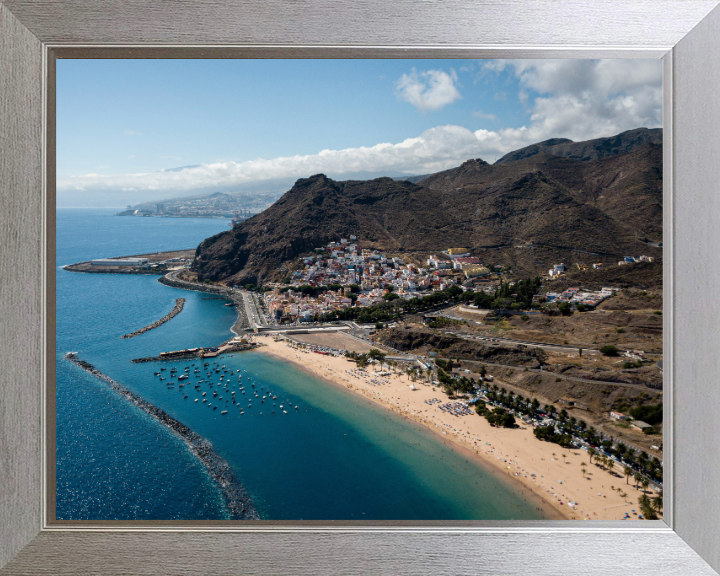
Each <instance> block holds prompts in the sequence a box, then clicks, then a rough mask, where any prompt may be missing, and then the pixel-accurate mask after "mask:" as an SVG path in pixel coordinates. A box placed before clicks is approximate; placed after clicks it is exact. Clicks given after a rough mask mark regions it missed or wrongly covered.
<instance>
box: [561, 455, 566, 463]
mask: <svg viewBox="0 0 720 576" xmlns="http://www.w3.org/2000/svg"><path fill="white" fill-rule="evenodd" d="M562 457H563V462H565V458H567V454H563V455H562Z"/></svg>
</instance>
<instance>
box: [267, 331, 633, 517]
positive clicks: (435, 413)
mask: <svg viewBox="0 0 720 576" xmlns="http://www.w3.org/2000/svg"><path fill="white" fill-rule="evenodd" d="M295 346H296V344H289V343H288V342H287V341H277V342H274V343H273V344H272V345H270V346H269V347H268V348H269V350H268V352H270V353H275V354H278V355H280V356H282V357H285V358H288V359H291V360H295V361H299V362H300V363H301V364H302V366H303V367H304V368H306V369H308V370H310V371H311V372H313V373H315V374H316V375H318V376H320V377H322V378H325V379H327V380H330V381H332V382H335V383H336V384H340V385H342V386H343V387H346V388H348V389H349V390H351V391H353V392H356V393H359V394H363V395H364V396H366V397H367V398H368V399H370V400H372V401H375V402H378V403H380V404H382V405H384V406H386V407H387V408H389V409H391V410H393V411H394V412H396V413H398V414H400V415H402V416H404V417H407V418H410V419H413V420H415V421H417V422H418V423H421V424H424V425H425V426H427V427H429V428H430V429H431V430H434V431H435V432H436V433H438V434H440V435H441V437H442V438H446V439H448V440H450V441H452V442H453V443H454V444H456V445H457V446H459V447H461V449H469V450H471V451H472V452H471V453H469V454H472V455H473V457H475V458H480V459H482V460H483V461H485V462H488V463H491V464H493V466H494V467H495V468H496V469H499V470H500V471H502V472H503V474H504V475H506V476H508V477H509V478H513V479H515V480H517V481H519V482H521V483H522V485H523V487H524V488H527V489H529V490H530V491H531V492H532V493H533V494H534V495H535V496H536V497H539V498H541V499H542V500H543V501H544V502H545V504H542V505H541V506H540V508H541V509H542V510H543V511H544V512H545V513H546V514H549V515H550V516H551V517H558V518H559V517H561V518H567V519H608V520H612V519H623V518H624V519H629V518H632V517H639V515H636V514H635V513H634V512H633V508H637V507H638V506H637V505H634V503H633V502H632V500H630V498H627V494H625V495H624V496H623V495H621V492H620V490H619V487H620V486H621V484H620V483H621V482H622V478H621V477H619V476H618V475H612V474H610V473H609V472H608V471H607V470H605V469H604V468H600V467H599V466H596V469H592V468H591V469H590V470H587V471H586V469H585V467H586V462H587V460H588V459H589V460H590V462H591V463H592V459H591V458H589V455H588V454H587V453H586V452H584V451H582V450H580V449H577V448H567V449H563V448H561V447H559V446H557V445H556V444H551V443H548V442H542V441H540V440H538V439H536V438H535V437H534V436H533V433H532V430H533V428H532V426H530V425H527V424H526V423H525V422H522V421H521V422H520V425H519V427H517V428H515V429H507V430H506V429H500V428H496V427H493V426H491V425H490V424H489V423H488V422H487V421H486V420H485V419H484V418H480V417H478V416H477V414H475V412H474V411H473V410H472V409H471V407H470V405H469V402H468V403H465V402H461V401H451V402H448V401H443V400H441V399H440V398H438V397H437V395H433V392H435V391H436V390H438V389H437V388H436V387H435V386H434V385H433V384H432V383H424V384H423V383H420V385H419V386H415V385H414V384H412V385H411V384H410V382H409V380H407V376H406V375H404V374H396V373H393V372H382V373H381V372H380V371H379V368H380V366H379V364H376V365H375V370H376V371H375V370H373V369H372V368H368V369H359V368H355V367H354V366H352V365H351V366H348V364H347V361H348V359H347V358H346V357H344V356H343V355H342V354H339V353H337V354H328V355H316V354H312V353H309V354H307V355H306V356H305V357H304V358H302V359H301V358H300V356H299V353H300V351H299V350H298V349H296V348H295ZM307 351H308V350H307V349H306V350H303V352H307ZM379 374H382V376H381V375H379ZM403 379H406V380H407V381H403ZM554 450H557V451H559V452H563V454H561V455H556V454H555V452H553V451H554ZM560 456H562V460H561V458H560ZM583 460H584V461H585V462H583ZM618 478H619V480H618ZM613 481H615V482H619V484H618V485H617V486H611V484H612V483H613ZM623 488H625V489H626V491H627V492H631V491H632V490H633V487H632V486H623ZM638 495H640V491H639V490H638Z"/></svg>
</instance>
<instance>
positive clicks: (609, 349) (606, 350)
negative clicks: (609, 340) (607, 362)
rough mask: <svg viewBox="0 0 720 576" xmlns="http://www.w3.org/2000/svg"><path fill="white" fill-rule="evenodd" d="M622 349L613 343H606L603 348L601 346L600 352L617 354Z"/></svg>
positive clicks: (610, 354) (611, 354)
mask: <svg viewBox="0 0 720 576" xmlns="http://www.w3.org/2000/svg"><path fill="white" fill-rule="evenodd" d="M619 352H620V350H618V349H617V347H615V346H613V345H612V344H606V345H605V346H603V347H602V348H600V354H602V355H603V356H617V355H618V353H619Z"/></svg>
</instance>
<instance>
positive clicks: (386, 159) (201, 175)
mask: <svg viewBox="0 0 720 576" xmlns="http://www.w3.org/2000/svg"><path fill="white" fill-rule="evenodd" d="M483 69H484V72H483V73H486V74H493V73H498V71H501V72H502V71H504V72H505V73H510V74H513V75H515V77H516V78H517V79H518V81H519V82H520V89H519V93H518V97H519V98H520V100H521V101H522V100H525V106H526V110H527V112H528V114H529V122H528V123H527V124H526V125H524V126H521V127H518V128H501V129H498V130H496V131H491V130H477V131H476V132H472V131H470V130H468V129H467V128H465V127H462V126H455V125H446V126H436V127H435V128H431V129H429V130H425V131H424V132H423V133H422V134H420V135H419V136H416V137H413V138H407V139H406V140H403V141H402V142H397V143H387V142H386V143H379V144H376V145H375V146H363V147H358V148H346V149H342V150H322V151H320V152H318V153H316V154H309V155H296V156H285V157H279V158H270V159H264V158H259V159H256V160H250V161H247V162H233V161H222V162H215V163H210V164H203V165H201V166H197V167H191V168H184V169H181V170H177V171H159V172H145V173H136V174H120V175H108V174H85V175H77V176H70V177H59V178H58V183H57V185H58V191H59V192H61V193H67V192H70V191H73V190H88V191H102V190H107V191H119V190H126V191H143V190H159V191H189V190H200V189H208V188H221V187H225V188H227V187H232V186H235V185H240V184H245V183H252V182H260V181H263V180H270V179H280V178H304V177H307V176H310V175H312V174H317V173H320V172H324V173H326V174H327V173H329V174H333V175H339V176H342V174H347V173H356V172H370V173H383V172H384V173H387V172H390V171H398V172H405V173H414V174H421V173H429V172H435V171H439V170H445V169H447V168H451V167H453V166H457V165H459V164H460V163H462V162H464V161H465V160H467V159H469V158H484V159H485V160H487V161H488V162H493V161H494V160H495V158H497V157H500V156H502V155H504V154H506V153H507V152H510V151H512V150H517V149H518V148H522V147H524V146H527V145H529V144H533V143H536V142H541V141H543V140H547V139H548V138H558V137H563V138H570V139H572V140H575V141H582V140H588V139H592V138H599V137H602V136H612V135H615V134H618V133H620V132H623V131H625V130H630V129H633V128H638V127H640V126H644V127H647V128H654V127H659V126H662V67H661V62H660V61H655V60H605V61H590V60H583V61H577V60H555V61H541V60H530V61H498V62H490V63H486V64H485V65H484V66H483ZM443 75H444V76H443ZM444 77H446V78H444ZM455 81H456V77H455V74H454V72H453V74H452V76H450V75H448V74H446V73H445V72H442V71H437V70H431V71H428V72H416V71H415V70H413V72H412V73H411V74H410V75H404V76H403V78H401V79H400V81H399V83H398V84H399V86H398V93H399V96H400V97H402V98H404V99H406V100H408V102H410V103H411V104H413V105H415V106H417V107H418V108H419V109H421V110H430V109H437V108H438V107H441V106H443V105H445V104H447V103H449V102H452V101H454V100H455V99H457V98H459V97H460V95H459V93H457V90H456V88H455ZM400 85H401V86H400ZM538 94H539V95H538ZM473 115H474V116H476V117H479V118H487V119H491V118H490V116H492V114H489V113H486V112H483V111H478V112H474V113H473Z"/></svg>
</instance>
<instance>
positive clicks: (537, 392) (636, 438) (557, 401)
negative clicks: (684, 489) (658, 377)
mask: <svg viewBox="0 0 720 576" xmlns="http://www.w3.org/2000/svg"><path fill="white" fill-rule="evenodd" d="M467 368H470V366H469V365H463V366H461V367H460V368H459V369H458V370H463V369H467ZM486 369H487V372H488V374H492V375H493V376H494V382H493V383H494V384H496V385H497V386H498V387H503V388H505V389H506V390H509V391H511V392H513V393H515V394H520V395H521V396H524V397H526V398H528V397H530V398H537V399H538V401H539V402H540V404H541V405H542V406H544V405H545V404H552V405H553V406H555V407H556V408H557V409H558V410H559V409H561V408H564V409H565V410H567V412H568V414H569V415H570V416H574V417H575V418H577V419H578V420H584V421H585V422H587V424H588V426H594V427H595V428H598V429H602V430H603V431H604V432H606V433H607V434H610V435H612V436H614V437H616V438H619V439H621V440H622V441H623V442H629V443H632V444H634V445H636V446H640V447H641V448H642V449H644V450H646V451H647V452H648V453H651V454H652V455H653V456H658V457H662V450H658V449H653V448H652V447H653V446H657V447H658V448H660V447H661V446H662V441H663V439H662V434H652V435H646V434H643V433H642V432H640V431H639V430H637V429H636V428H632V427H630V426H629V425H628V424H625V423H619V422H617V421H611V420H610V419H609V417H608V412H609V411H610V410H618V411H623V410H628V409H629V408H630V407H634V406H638V405H640V404H651V405H652V404H657V403H658V402H662V398H663V395H662V392H661V391H658V390H652V389H647V390H644V391H643V390H638V389H634V388H626V387H623V386H614V385H610V384H602V385H600V384H590V383H585V382H573V381H570V380H565V379H563V378H559V377H557V376H555V375H551V374H537V373H533V372H525V371H523V370H522V369H520V370H510V369H505V368H498V367H493V366H487V367H486ZM458 370H456V372H457V371H458ZM465 376H467V374H465ZM563 400H566V401H571V402H575V403H576V404H577V405H578V406H580V407H572V406H568V405H567V404H566V403H564V402H563Z"/></svg>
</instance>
